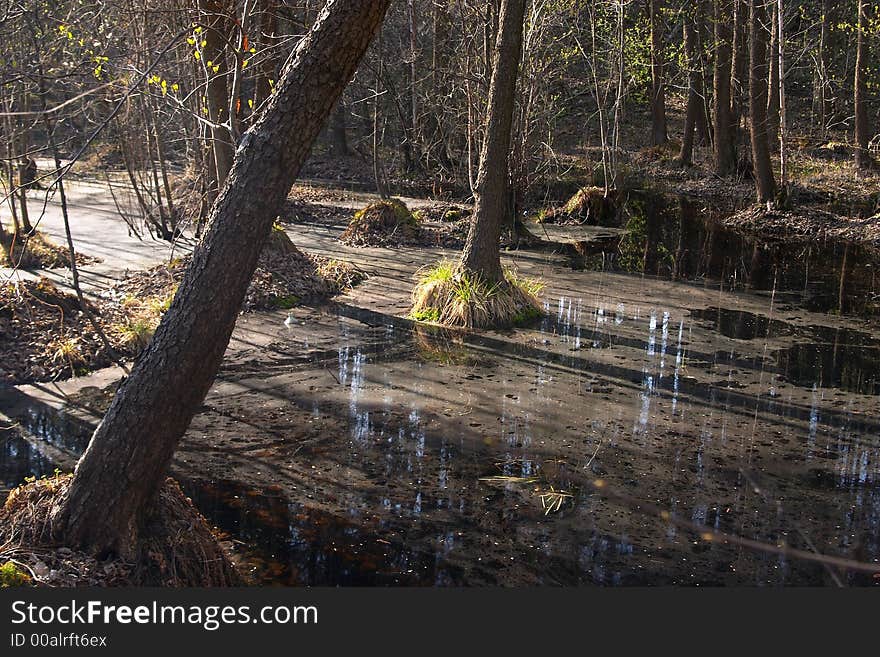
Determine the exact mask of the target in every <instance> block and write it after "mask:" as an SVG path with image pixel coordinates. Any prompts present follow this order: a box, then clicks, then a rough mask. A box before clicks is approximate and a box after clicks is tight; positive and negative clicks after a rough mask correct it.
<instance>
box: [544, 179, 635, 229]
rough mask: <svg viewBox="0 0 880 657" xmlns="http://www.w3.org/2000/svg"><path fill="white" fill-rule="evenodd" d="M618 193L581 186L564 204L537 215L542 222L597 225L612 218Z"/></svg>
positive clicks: (617, 202) (617, 203)
mask: <svg viewBox="0 0 880 657" xmlns="http://www.w3.org/2000/svg"><path fill="white" fill-rule="evenodd" d="M619 206H620V202H619V194H618V193H617V192H616V191H615V190H609V191H608V193H607V194H606V192H605V190H604V189H603V188H601V187H582V188H581V189H579V190H578V191H577V192H575V194H574V195H573V196H572V197H571V198H570V199H568V201H566V202H565V204H564V205H562V206H560V207H558V208H553V209H551V210H546V211H544V212H542V213H541V214H539V215H538V221H539V222H542V223H557V224H566V223H578V224H593V225H598V224H601V223H603V222H606V221H610V220H611V219H613V218H614V217H615V216H616V214H617V211H618V210H619Z"/></svg>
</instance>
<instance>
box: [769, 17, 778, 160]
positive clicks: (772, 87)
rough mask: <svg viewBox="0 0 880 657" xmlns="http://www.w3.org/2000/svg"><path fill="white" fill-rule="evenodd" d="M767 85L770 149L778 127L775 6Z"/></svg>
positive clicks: (776, 21) (771, 29)
mask: <svg viewBox="0 0 880 657" xmlns="http://www.w3.org/2000/svg"><path fill="white" fill-rule="evenodd" d="M767 84H768V92H767V134H768V135H769V140H770V147H771V148H773V147H774V144H775V143H776V137H777V127H778V126H779V11H778V9H777V8H776V6H775V4H774V6H773V13H772V19H771V20H770V74H769V77H768V79H767Z"/></svg>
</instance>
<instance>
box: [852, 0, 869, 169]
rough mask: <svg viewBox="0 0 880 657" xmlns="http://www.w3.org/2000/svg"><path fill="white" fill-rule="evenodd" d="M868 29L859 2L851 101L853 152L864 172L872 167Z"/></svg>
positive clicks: (865, 6)
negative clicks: (868, 101) (852, 104)
mask: <svg viewBox="0 0 880 657" xmlns="http://www.w3.org/2000/svg"><path fill="white" fill-rule="evenodd" d="M867 28H868V3H867V2H866V1H865V0H859V18H858V23H857V27H856V73H855V81H854V84H853V89H854V93H853V101H854V106H855V134H854V135H853V136H854V141H855V152H856V168H857V169H859V170H861V171H864V170H866V169H870V168H871V166H872V165H873V162H872V160H871V155H870V154H869V153H868V140H869V139H870V138H871V137H870V131H869V130H868V106H867V102H866V96H867V93H868V88H867V77H868V76H867V61H866V60H867V56H868V53H867V52H866V47H865V31H866V30H867Z"/></svg>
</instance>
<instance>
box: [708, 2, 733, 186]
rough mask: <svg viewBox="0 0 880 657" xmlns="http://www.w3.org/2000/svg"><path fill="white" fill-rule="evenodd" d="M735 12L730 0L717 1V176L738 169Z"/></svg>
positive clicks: (715, 12)
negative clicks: (732, 20) (733, 53)
mask: <svg viewBox="0 0 880 657" xmlns="http://www.w3.org/2000/svg"><path fill="white" fill-rule="evenodd" d="M732 9H733V6H732V3H731V1H730V0H715V11H714V17H713V18H714V22H715V76H714V86H715V107H714V113H715V173H717V174H718V175H719V176H728V175H730V174H731V173H733V172H734V170H735V169H736V146H735V143H734V139H733V119H732V117H731V105H730V79H731V42H732V40H733V38H732V37H733V30H732V29H731V24H730V16H731V15H732V14H731V10H732Z"/></svg>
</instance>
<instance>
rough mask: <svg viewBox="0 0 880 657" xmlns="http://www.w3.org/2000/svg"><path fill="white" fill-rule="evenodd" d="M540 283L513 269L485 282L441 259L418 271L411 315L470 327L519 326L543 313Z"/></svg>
mask: <svg viewBox="0 0 880 657" xmlns="http://www.w3.org/2000/svg"><path fill="white" fill-rule="evenodd" d="M542 287H543V285H542V284H541V283H536V282H534V281H530V280H528V279H525V278H522V277H520V276H518V275H517V274H516V273H515V272H514V271H513V270H507V271H506V272H505V275H504V280H503V281H499V282H496V283H487V282H485V281H483V280H481V279H480V278H479V277H478V276H476V275H473V274H470V273H468V272H465V271H461V270H460V269H459V268H457V267H456V266H455V265H454V264H452V263H449V262H441V263H439V264H438V265H436V266H434V267H431V268H429V269H426V270H423V271H421V272H420V273H419V274H418V278H417V282H416V286H415V289H414V290H413V296H412V310H411V311H410V318H412V319H415V320H417V321H421V322H430V323H434V324H441V325H443V326H450V327H461V328H469V329H485V328H509V327H512V326H520V325H522V324H526V323H528V322H530V321H532V320H534V319H536V318H538V317H540V316H541V315H542V314H543V310H542V308H541V303H540V301H538V297H537V295H538V293H539V292H540V290H541V289H542Z"/></svg>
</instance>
